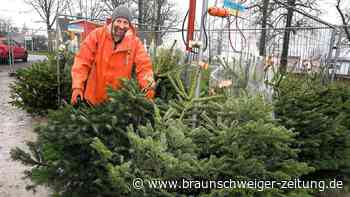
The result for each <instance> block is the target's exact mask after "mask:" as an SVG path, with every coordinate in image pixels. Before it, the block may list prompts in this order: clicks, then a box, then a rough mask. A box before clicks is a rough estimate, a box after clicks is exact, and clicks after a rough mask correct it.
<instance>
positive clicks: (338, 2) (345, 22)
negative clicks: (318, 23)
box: [336, 0, 350, 41]
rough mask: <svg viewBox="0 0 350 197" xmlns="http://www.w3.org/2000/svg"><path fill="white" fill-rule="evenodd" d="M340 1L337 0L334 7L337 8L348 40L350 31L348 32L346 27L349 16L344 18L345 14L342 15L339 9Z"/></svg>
mask: <svg viewBox="0 0 350 197" xmlns="http://www.w3.org/2000/svg"><path fill="white" fill-rule="evenodd" d="M340 2H341V0H337V5H336V8H337V10H338V13H339V15H340V17H341V19H342V22H343V25H344V31H345V34H346V37H347V38H348V40H349V41H350V32H349V29H348V27H347V25H348V21H349V18H350V17H348V18H346V16H345V15H344V13H343V11H342V10H341V9H340Z"/></svg>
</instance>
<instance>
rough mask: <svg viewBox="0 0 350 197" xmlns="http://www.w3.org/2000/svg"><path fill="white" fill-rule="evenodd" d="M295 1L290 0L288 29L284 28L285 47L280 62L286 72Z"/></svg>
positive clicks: (281, 69) (281, 68)
mask: <svg viewBox="0 0 350 197" xmlns="http://www.w3.org/2000/svg"><path fill="white" fill-rule="evenodd" d="M295 2H296V0H288V5H289V6H290V7H288V8H287V22H286V29H285V30H284V37H283V48H282V55H281V62H280V64H281V65H280V72H281V73H286V71H287V64H288V52H289V39H290V32H291V29H290V27H291V26H292V20H293V13H294V9H293V8H295Z"/></svg>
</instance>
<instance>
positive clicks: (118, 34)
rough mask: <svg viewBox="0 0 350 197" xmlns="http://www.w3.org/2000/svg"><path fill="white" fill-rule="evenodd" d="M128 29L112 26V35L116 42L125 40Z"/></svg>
mask: <svg viewBox="0 0 350 197" xmlns="http://www.w3.org/2000/svg"><path fill="white" fill-rule="evenodd" d="M126 32H127V30H122V29H120V28H118V27H112V37H113V39H114V42H116V43H119V42H121V41H122V40H123V38H124V37H125V34H126Z"/></svg>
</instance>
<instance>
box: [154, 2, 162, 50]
mask: <svg viewBox="0 0 350 197" xmlns="http://www.w3.org/2000/svg"><path fill="white" fill-rule="evenodd" d="M155 1H156V2H157V3H156V9H157V10H156V14H157V15H156V24H155V26H154V30H155V45H156V46H157V47H158V46H159V45H161V44H162V43H161V36H160V35H161V33H160V32H159V30H160V26H162V15H161V11H162V4H163V1H159V0H155Z"/></svg>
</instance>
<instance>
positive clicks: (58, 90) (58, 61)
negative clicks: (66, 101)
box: [50, 20, 61, 106]
mask: <svg viewBox="0 0 350 197" xmlns="http://www.w3.org/2000/svg"><path fill="white" fill-rule="evenodd" d="M57 21H58V20H56V66H57V103H58V106H60V105H61V87H60V86H61V79H60V54H59V50H58V48H59V37H58V36H59V35H58V30H59V25H58V22H57ZM50 33H51V32H50Z"/></svg>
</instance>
